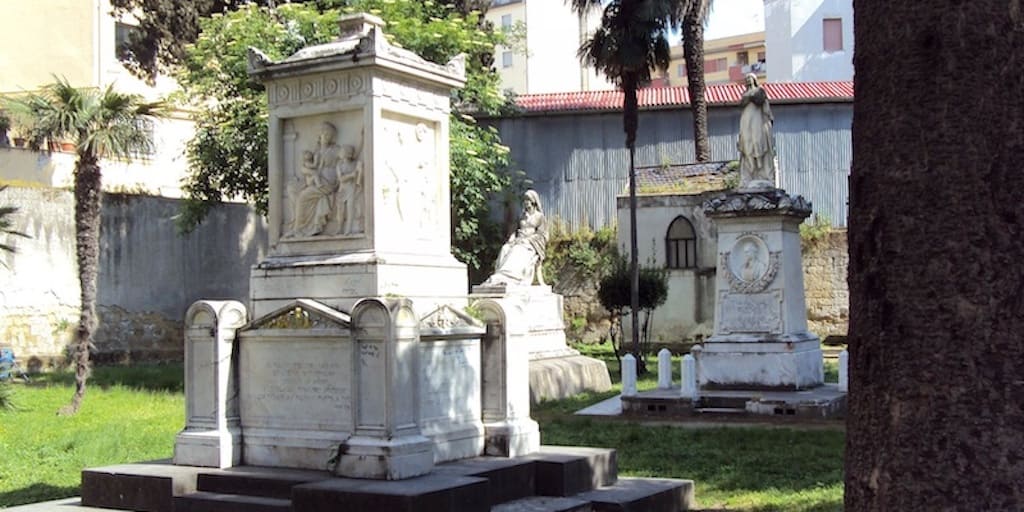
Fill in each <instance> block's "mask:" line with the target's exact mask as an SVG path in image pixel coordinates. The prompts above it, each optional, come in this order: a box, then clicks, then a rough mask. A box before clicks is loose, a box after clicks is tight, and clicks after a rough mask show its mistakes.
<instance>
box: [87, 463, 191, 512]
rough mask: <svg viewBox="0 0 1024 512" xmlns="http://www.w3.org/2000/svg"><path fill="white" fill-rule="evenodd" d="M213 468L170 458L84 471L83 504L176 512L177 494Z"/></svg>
mask: <svg viewBox="0 0 1024 512" xmlns="http://www.w3.org/2000/svg"><path fill="white" fill-rule="evenodd" d="M208 470H209V468H199V467H192V466H175V465H173V464H171V461H170V460H163V461H153V462H146V463H139V464H121V465H117V466H106V467H101V468H91V469H86V470H83V471H82V505H84V506H87V507H101V508H112V509H118V510H137V511H141V512H173V510H174V503H173V502H174V497H175V496H181V495H183V494H187V493H190V492H194V491H195V490H196V475H197V474H198V473H200V472H202V471H208Z"/></svg>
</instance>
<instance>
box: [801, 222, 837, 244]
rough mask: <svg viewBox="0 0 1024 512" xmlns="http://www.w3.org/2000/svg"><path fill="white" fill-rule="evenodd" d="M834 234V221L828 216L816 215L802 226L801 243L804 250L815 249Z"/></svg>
mask: <svg viewBox="0 0 1024 512" xmlns="http://www.w3.org/2000/svg"><path fill="white" fill-rule="evenodd" d="M830 233H832V219H830V218H829V217H828V215H823V214H818V213H815V214H814V215H813V216H811V217H810V218H809V219H807V220H805V221H804V222H803V223H801V224H800V242H801V247H802V248H803V249H813V248H815V247H817V246H818V245H819V244H821V243H822V242H824V241H825V240H826V239H828V235H829V234H830Z"/></svg>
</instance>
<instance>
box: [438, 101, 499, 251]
mask: <svg viewBox="0 0 1024 512" xmlns="http://www.w3.org/2000/svg"><path fill="white" fill-rule="evenodd" d="M510 164H511V161H510V159H509V149H508V148H507V147H505V146H503V145H502V144H501V139H500V137H499V136H498V131H497V130H495V129H494V128H493V127H490V126H488V127H483V126H480V125H478V124H476V122H475V121H474V120H473V118H471V117H469V116H465V117H460V120H459V121H458V122H452V123H451V169H452V171H451V188H452V199H451V200H452V254H454V255H455V257H456V258H458V259H459V261H462V262H463V263H465V264H466V265H467V266H468V267H469V268H470V269H471V270H473V269H481V268H484V267H486V266H488V265H490V264H491V263H492V262H493V261H494V259H495V258H496V257H497V255H498V250H499V249H500V248H501V242H502V239H503V238H504V237H503V236H502V233H501V229H500V226H499V225H498V224H497V223H495V222H493V221H492V220H491V219H490V213H489V212H490V209H489V207H488V202H489V201H490V198H492V197H494V196H495V195H496V194H498V193H499V192H501V191H502V190H505V189H507V188H509V187H510V186H511V185H512V176H511V175H510V174H509V173H508V172H507V169H508V167H509V165H510ZM496 171H498V172H496Z"/></svg>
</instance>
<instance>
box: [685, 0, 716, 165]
mask: <svg viewBox="0 0 1024 512" xmlns="http://www.w3.org/2000/svg"><path fill="white" fill-rule="evenodd" d="M697 3H699V2H697ZM683 58H684V59H685V60H686V84H687V89H688V90H689V92H690V110H691V111H692V113H693V151H694V154H695V158H696V159H697V161H698V162H707V161H710V160H711V148H710V146H709V145H708V101H707V99H705V98H704V19H703V17H702V16H701V13H700V11H699V10H698V9H697V8H696V7H694V8H691V9H690V10H689V11H687V12H686V16H684V17H683Z"/></svg>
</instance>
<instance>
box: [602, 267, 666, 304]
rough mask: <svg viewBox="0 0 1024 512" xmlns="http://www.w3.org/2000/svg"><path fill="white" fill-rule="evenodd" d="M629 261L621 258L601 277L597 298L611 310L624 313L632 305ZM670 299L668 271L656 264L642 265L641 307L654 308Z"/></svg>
mask: <svg viewBox="0 0 1024 512" xmlns="http://www.w3.org/2000/svg"><path fill="white" fill-rule="evenodd" d="M631 287H632V285H631V283H630V273H629V261H628V260H626V259H625V258H619V259H618V260H617V261H616V262H615V264H614V265H613V266H612V270H611V272H609V273H608V274H607V275H605V276H604V277H602V278H601V285H600V288H598V292H597V298H598V300H599V301H601V305H602V306H604V308H605V309H607V310H608V311H611V312H613V313H614V312H616V311H618V312H620V313H619V314H622V313H624V312H625V310H626V309H629V307H630V298H629V294H630V289H631ZM667 299H668V272H667V271H666V270H665V269H664V268H660V267H654V266H641V267H640V309H642V310H653V309H655V308H657V307H659V306H661V305H662V304H664V303H665V300H667Z"/></svg>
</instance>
